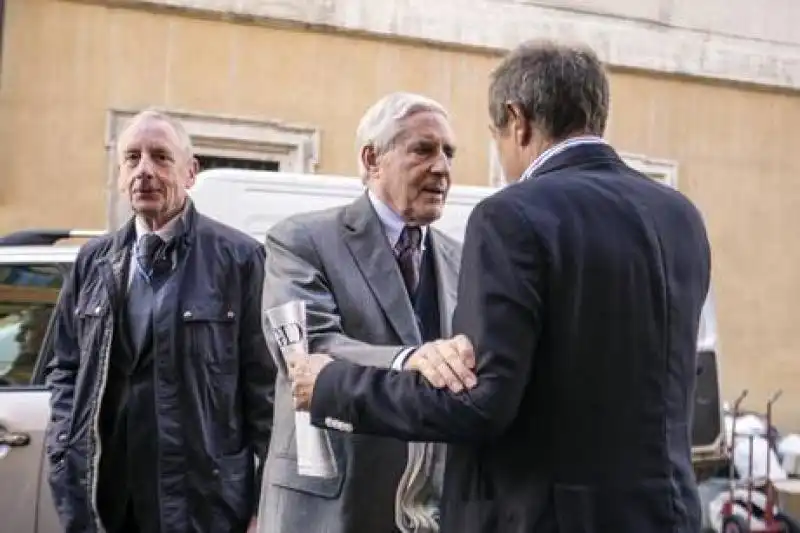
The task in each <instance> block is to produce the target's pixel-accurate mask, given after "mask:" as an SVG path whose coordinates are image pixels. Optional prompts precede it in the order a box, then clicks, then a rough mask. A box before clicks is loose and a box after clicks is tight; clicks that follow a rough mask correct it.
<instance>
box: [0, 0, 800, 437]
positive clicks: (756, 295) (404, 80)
mask: <svg viewBox="0 0 800 533" xmlns="http://www.w3.org/2000/svg"><path fill="white" fill-rule="evenodd" d="M6 1H7V6H6V9H7V12H6V28H5V30H6V31H5V42H4V48H3V55H4V57H3V65H2V74H0V76H1V77H0V176H1V177H2V187H0V232H6V231H9V230H11V229H18V228H25V227H30V226H38V227H42V226H49V227H53V226H67V227H101V226H104V224H105V222H106V213H107V198H108V189H107V186H108V180H109V166H108V153H107V141H108V135H109V112H110V110H113V109H128V110H135V109H138V108H142V107H145V106H149V105H159V106H163V107H167V108H169V109H174V110H180V111H184V112H189V113H195V114H199V115H203V116H211V117H215V116H222V117H228V119H231V117H233V118H236V119H246V120H249V121H253V122H254V123H258V122H266V121H274V122H282V123H286V124H303V125H306V126H308V127H309V128H311V129H312V130H314V131H315V132H317V133H318V141H319V143H318V157H317V165H316V169H317V171H319V172H322V173H334V174H352V173H354V172H355V171H356V167H355V154H354V147H353V133H354V130H355V127H356V124H357V122H358V119H359V118H360V116H361V114H362V113H363V111H364V110H365V109H366V107H367V106H369V105H370V104H371V103H373V101H374V100H376V99H377V98H378V97H380V96H381V95H383V94H384V93H386V92H388V91H393V90H399V89H404V90H412V91H418V92H422V93H425V94H428V95H430V96H432V97H434V98H437V99H439V100H440V101H442V102H443V103H444V104H445V105H447V106H448V107H449V108H450V109H451V111H452V114H453V121H454V124H455V128H456V131H457V133H458V136H459V144H460V147H459V155H458V157H457V163H456V167H455V179H456V180H457V181H458V182H460V183H469V184H487V183H488V171H489V158H488V155H489V134H488V129H487V127H486V124H487V120H488V119H487V114H486V111H485V107H486V105H485V104H486V103H485V98H486V97H485V93H486V83H487V74H488V72H489V70H490V69H491V68H492V66H493V65H494V64H495V63H496V61H497V57H498V56H497V53H496V52H494V51H491V50H487V49H481V48H473V49H464V48H447V47H443V46H434V45H431V44H420V43H412V42H404V43H403V42H398V41H397V40H391V39H377V38H374V37H371V36H368V35H362V36H355V35H351V34H341V33H337V34H334V33H331V32H325V31H309V30H301V29H297V28H288V29H277V28H274V27H268V26H262V25H255V24H243V23H238V22H237V23H234V22H230V21H223V20H219V19H213V18H210V17H209V18H206V19H202V18H196V17H189V16H186V15H185V14H182V13H180V12H178V11H171V12H152V11H147V10H143V9H125V8H112V7H108V6H102V5H97V4H84V3H74V2H67V1H58V0H6ZM174 1H175V2H177V0H174ZM239 3H240V4H242V5H243V4H245V3H246V2H245V1H243V2H239ZM266 3H267V2H264V4H266ZM309 3H310V4H313V3H314V2H309ZM408 3H409V4H412V3H414V2H408ZM429 3H430V2H429ZM337 5H339V4H338V3H337ZM798 123H800V96H798V94H797V93H792V92H787V91H785V90H781V91H777V90H772V89H766V88H761V89H753V88H745V87H741V86H731V85H723V84H721V83H717V82H710V81H708V80H704V79H700V78H696V79H690V78H684V77H681V78H678V77H669V76H664V75H655V74H648V73H631V72H628V71H620V70H614V71H613V72H612V117H611V122H610V126H609V128H610V129H609V138H610V140H611V141H612V142H613V144H614V145H615V146H616V147H617V148H618V149H619V150H621V151H624V152H630V153H634V154H642V155H645V156H648V157H650V158H655V159H664V160H668V161H672V162H675V163H677V177H678V184H679V187H680V189H681V190H683V191H684V192H686V193H687V194H688V195H689V196H690V197H691V198H692V199H693V200H694V201H695V202H696V203H697V204H698V205H699V207H700V208H701V209H702V211H703V213H704V214H705V217H706V220H707V223H708V228H709V232H710V235H711V239H712V243H713V246H714V277H715V283H716V296H717V302H718V305H719V311H718V312H719V321H720V327H721V334H722V341H723V350H724V353H723V357H724V368H723V373H724V380H725V389H726V392H727V393H728V394H727V396H728V397H732V396H733V395H734V394H735V393H736V392H737V391H738V390H739V389H740V388H742V387H748V388H749V389H750V390H751V397H752V398H753V399H754V400H757V399H761V398H766V396H767V394H768V393H769V392H770V391H771V390H772V389H773V388H775V387H778V386H780V387H783V388H784V389H785V390H786V395H785V396H784V398H783V399H782V400H781V403H780V404H779V406H778V407H777V416H778V419H779V420H780V421H782V422H785V423H787V424H789V425H790V426H792V427H794V428H796V429H800V389H799V388H798V387H797V385H796V384H797V383H798V382H800V365H799V364H798V362H797V361H798V353H800V328H798V327H797V325H796V321H797V319H796V317H798V316H800V276H798V275H797V273H796V271H797V264H799V263H800V241H798V239H797V228H798V227H800V185H798V182H797V176H798V175H800V160H798V158H797V157H796V155H795V153H794V151H795V150H796V149H797V146H800V132H798V130H797V128H796V124H798Z"/></svg>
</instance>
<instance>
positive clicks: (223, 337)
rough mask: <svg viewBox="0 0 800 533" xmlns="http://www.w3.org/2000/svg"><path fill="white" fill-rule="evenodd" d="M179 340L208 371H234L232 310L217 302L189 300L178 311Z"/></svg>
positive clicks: (235, 363)
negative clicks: (179, 320) (179, 316)
mask: <svg viewBox="0 0 800 533" xmlns="http://www.w3.org/2000/svg"><path fill="white" fill-rule="evenodd" d="M181 317H182V321H183V339H184V345H185V346H186V347H187V348H188V352H189V353H190V354H191V355H192V356H193V357H197V358H198V359H199V360H201V361H203V362H204V363H205V364H206V366H207V368H208V369H209V370H210V371H211V372H215V373H223V374H232V373H236V372H237V371H238V366H239V365H238V358H237V353H238V350H237V349H236V337H237V333H238V328H237V325H238V316H237V313H236V310H234V309H233V308H232V307H231V306H229V305H226V304H224V303H222V302H220V301H215V300H212V301H205V302H190V303H188V304H187V305H185V306H184V308H183V311H182V313H181Z"/></svg>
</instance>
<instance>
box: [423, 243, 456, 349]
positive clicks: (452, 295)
mask: <svg viewBox="0 0 800 533" xmlns="http://www.w3.org/2000/svg"><path fill="white" fill-rule="evenodd" d="M429 235H430V243H431V251H432V252H433V264H434V265H435V267H436V288H437V291H438V296H439V321H440V328H441V333H442V337H443V338H449V337H450V336H451V335H452V334H453V333H452V325H453V320H452V319H453V310H454V309H455V305H456V294H457V289H458V267H459V265H458V260H459V256H458V253H456V251H455V250H453V249H452V246H451V245H450V243H448V242H447V241H446V240H445V239H443V238H441V237H440V236H439V235H438V234H437V232H436V230H433V231H430V233H429Z"/></svg>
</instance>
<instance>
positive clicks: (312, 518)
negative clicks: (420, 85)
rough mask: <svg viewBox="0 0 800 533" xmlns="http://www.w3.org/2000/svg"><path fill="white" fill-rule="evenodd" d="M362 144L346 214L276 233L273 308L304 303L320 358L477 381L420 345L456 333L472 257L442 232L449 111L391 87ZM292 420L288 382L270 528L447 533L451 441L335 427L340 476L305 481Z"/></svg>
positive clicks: (463, 365) (266, 503)
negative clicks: (460, 291)
mask: <svg viewBox="0 0 800 533" xmlns="http://www.w3.org/2000/svg"><path fill="white" fill-rule="evenodd" d="M357 142H358V163H359V168H360V170H361V176H362V178H363V180H364V184H365V188H366V191H365V192H364V194H363V195H361V196H360V197H359V198H358V199H357V200H356V201H354V202H353V203H351V204H349V205H346V206H344V207H338V208H334V209H329V210H326V211H321V212H314V213H307V214H302V215H298V216H293V217H290V218H288V219H286V220H285V221H283V222H281V223H279V224H277V225H276V226H274V227H273V229H272V230H271V231H270V233H269V234H268V236H267V241H266V249H267V263H266V268H265V271H266V272H265V285H264V286H265V290H264V308H265V309H266V308H269V307H272V306H275V305H280V304H283V303H285V302H287V301H289V300H294V299H300V300H305V301H306V302H307V304H306V305H307V319H308V328H309V348H310V350H311V351H313V352H324V353H328V354H331V356H332V357H334V358H340V359H345V360H349V361H353V362H356V363H360V364H364V365H371V366H378V367H384V368H395V369H398V370H399V369H412V370H417V371H419V372H420V373H421V375H422V376H424V378H425V379H427V380H428V381H429V382H431V384H433V385H435V386H438V387H447V388H449V389H451V390H454V391H459V390H463V389H464V388H465V387H471V386H474V380H475V377H474V375H473V373H472V368H473V366H474V361H472V360H470V359H460V358H456V359H453V360H444V359H442V358H441V357H439V356H438V355H437V352H436V350H430V349H428V348H423V349H419V347H420V346H421V345H423V344H424V343H425V342H427V341H432V340H435V339H439V338H447V337H449V336H450V334H451V332H450V322H451V316H452V312H453V307H454V303H455V298H456V280H457V276H458V267H459V263H460V258H461V248H460V245H459V244H458V243H457V242H456V241H454V240H452V239H450V238H449V237H447V236H446V235H444V234H443V233H441V232H439V231H437V230H435V229H433V228H431V227H430V224H431V223H432V222H434V221H436V220H437V219H438V218H439V217H440V216H441V215H442V210H443V208H444V205H445V201H446V199H447V193H448V191H449V189H450V184H451V175H450V169H451V165H452V162H453V157H454V155H455V145H454V143H455V141H454V138H453V132H452V129H451V126H450V123H449V120H448V115H447V112H446V111H445V109H444V108H443V107H442V106H441V105H440V104H439V103H437V102H435V101H433V100H431V99H429V98H426V97H423V96H420V95H416V94H410V93H392V94H389V95H387V96H385V97H384V98H382V99H381V100H379V101H378V102H377V103H376V104H374V105H373V106H372V107H371V108H370V109H369V110H368V111H367V112H366V114H365V115H364V117H363V118H362V120H361V123H360V125H359V127H358V131H357ZM293 413H294V408H293V402H292V397H291V390H290V387H289V384H288V382H287V381H286V380H285V379H284V378H283V377H280V378H279V379H278V382H277V384H276V397H275V419H274V427H273V438H272V442H271V445H270V450H269V454H268V459H267V464H266V465H265V469H264V481H263V486H262V500H261V504H260V506H259V512H260V514H259V531H260V532H261V533H391V532H393V531H401V532H403V533H433V532H436V531H438V512H439V510H438V499H439V494H440V491H441V480H442V474H443V472H442V467H443V459H444V453H443V452H444V449H443V448H442V445H433V444H428V443H411V444H407V443H404V442H400V441H396V440H392V439H385V438H377V437H361V436H351V435H348V434H346V433H339V432H331V439H332V448H333V451H334V455H335V459H336V462H337V467H338V468H337V475H336V477H334V478H333V479H319V478H311V477H304V476H301V475H298V471H297V452H296V449H295V439H294V414H293ZM335 422H336V421H331V423H332V424H334V425H336V424H335ZM337 427H338V426H337Z"/></svg>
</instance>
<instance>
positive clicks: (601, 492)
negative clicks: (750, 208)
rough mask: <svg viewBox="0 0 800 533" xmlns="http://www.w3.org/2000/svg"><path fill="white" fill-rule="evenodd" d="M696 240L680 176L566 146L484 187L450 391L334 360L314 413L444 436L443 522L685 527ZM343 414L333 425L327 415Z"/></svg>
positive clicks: (706, 262)
mask: <svg viewBox="0 0 800 533" xmlns="http://www.w3.org/2000/svg"><path fill="white" fill-rule="evenodd" d="M709 277H710V250H709V244H708V240H707V236H706V231H705V228H704V224H703V221H702V218H701V216H700V214H699V213H698V211H697V209H696V208H695V207H694V206H693V205H692V203H691V202H690V201H689V200H688V199H686V198H685V197H684V196H683V195H682V194H681V193H679V192H677V191H675V190H672V189H670V188H668V187H665V186H663V185H661V184H658V183H656V182H654V181H653V180H651V179H648V178H647V177H645V176H644V175H642V174H640V173H638V172H636V171H634V170H633V169H631V168H630V167H628V166H627V165H625V163H623V161H622V160H621V159H620V158H619V157H618V156H617V154H616V153H615V152H614V150H613V149H612V148H610V147H609V146H606V145H601V144H590V145H579V146H575V147H572V148H569V149H567V150H565V151H563V152H561V153H559V154H557V155H555V156H553V157H552V158H551V159H549V160H547V162H545V163H544V165H543V166H542V167H541V168H539V169H538V170H537V171H536V172H535V173H534V174H533V176H532V177H531V178H530V179H528V180H525V181H522V182H519V183H517V184H514V185H510V186H508V187H506V188H504V189H502V190H500V191H499V192H497V193H496V194H494V195H492V196H491V197H489V198H487V199H485V200H483V201H482V202H481V203H480V204H479V205H478V206H476V208H475V209H474V210H473V212H472V214H471V216H470V218H469V222H468V225H467V233H466V237H465V243H464V251H463V256H462V266H461V274H460V280H459V294H458V305H457V307H456V311H455V316H454V328H453V329H454V331H455V332H456V333H464V334H466V335H467V336H468V337H469V338H470V339H471V340H472V342H473V344H474V346H475V350H476V356H477V361H478V365H477V375H478V385H477V386H476V387H475V388H474V389H472V390H470V391H469V392H464V393H460V394H453V393H451V392H449V391H447V390H440V389H436V388H434V387H432V386H431V385H430V384H428V383H427V382H426V381H425V379H424V378H422V377H421V376H420V375H419V374H417V373H416V372H393V371H391V370H387V369H380V368H367V367H361V366H357V365H354V364H352V363H349V362H346V361H335V362H333V363H331V364H330V365H328V366H327V367H326V368H325V369H324V370H323V371H322V372H321V373H320V375H319V378H318V380H317V384H316V388H315V391H314V397H313V400H312V406H311V415H312V419H313V420H314V423H316V424H318V425H320V426H322V427H324V426H325V424H326V419H327V424H328V425H331V423H333V422H336V423H334V424H333V425H336V426H338V427H340V428H341V427H349V426H348V424H350V425H352V428H353V431H355V432H357V433H367V434H375V435H385V436H390V437H396V438H399V439H404V440H425V441H445V442H448V443H451V444H452V446H450V447H449V452H448V461H447V471H446V479H445V487H444V494H443V502H442V524H441V531H442V533H472V532H474V533H516V532H519V533H533V532H535V533H549V532H568V533H695V532H698V531H699V530H700V517H701V512H700V503H699V498H698V494H697V487H696V484H695V479H694V474H693V471H692V464H691V438H690V430H691V424H690V418H691V406H692V398H693V393H694V384H695V354H696V339H697V332H698V324H699V319H700V312H701V309H702V306H703V302H704V300H705V297H706V294H707V292H708V286H709ZM337 421H344V422H346V423H347V424H340V423H338V422H337Z"/></svg>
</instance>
